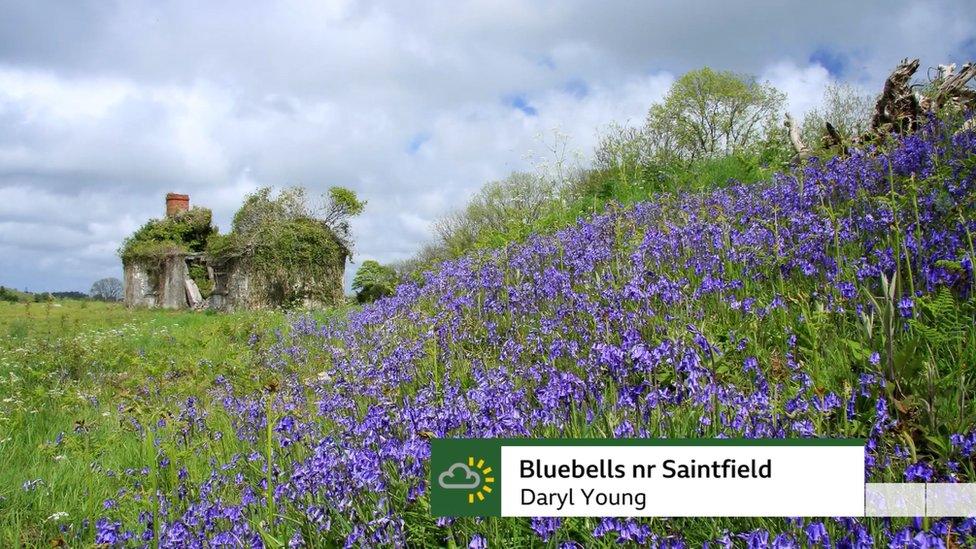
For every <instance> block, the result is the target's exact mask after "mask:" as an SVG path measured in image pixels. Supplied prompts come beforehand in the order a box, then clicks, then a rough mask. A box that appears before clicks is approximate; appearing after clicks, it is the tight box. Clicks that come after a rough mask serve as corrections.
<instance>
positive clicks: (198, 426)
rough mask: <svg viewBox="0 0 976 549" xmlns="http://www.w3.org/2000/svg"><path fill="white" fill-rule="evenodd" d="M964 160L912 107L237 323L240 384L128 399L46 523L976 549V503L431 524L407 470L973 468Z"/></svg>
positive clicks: (574, 541) (199, 534)
mask: <svg viewBox="0 0 976 549" xmlns="http://www.w3.org/2000/svg"><path fill="white" fill-rule="evenodd" d="M974 167H976V134H974V132H972V131H969V132H963V133H958V134H957V133H954V131H953V129H952V128H949V127H947V126H945V125H943V124H942V123H940V122H938V121H936V120H932V121H930V122H929V124H928V125H926V126H925V127H924V128H922V129H921V130H920V131H919V132H917V133H915V134H913V135H910V136H907V137H903V138H899V139H897V140H894V141H893V142H892V143H891V144H890V146H888V147H885V148H883V149H878V150H874V149H869V150H864V151H860V152H856V153H854V154H853V155H851V156H849V157H843V158H841V157H838V158H833V159H823V160H821V159H811V160H810V161H809V162H808V163H806V164H804V165H803V166H799V167H797V168H795V169H794V170H792V171H791V172H790V173H785V174H781V175H778V176H776V177H774V178H773V179H772V180H771V181H765V182H759V183H754V184H738V183H733V184H730V185H729V186H725V187H722V188H718V189H715V190H713V191H710V192H706V193H681V192H678V193H661V194H658V195H655V196H652V197H650V199H648V200H647V201H646V202H642V203H638V204H635V205H632V206H627V207H624V206H621V205H614V204H611V205H610V206H609V207H608V208H607V209H606V210H605V211H603V212H602V213H600V214H598V215H595V216H593V217H591V218H587V219H580V220H579V221H578V222H577V223H576V224H574V225H572V226H569V227H567V228H565V229H563V230H560V231H558V232H556V233H554V234H551V235H537V236H534V237H532V238H530V239H528V240H527V241H526V242H524V243H519V244H512V245H510V246H508V247H507V248H504V249H499V250H494V251H490V252H479V253H476V254H474V255H471V256H468V257H464V258H462V259H460V260H456V261H452V262H448V263H445V264H443V265H442V266H441V267H440V268H439V270H436V271H433V272H428V273H426V275H425V277H424V280H423V282H422V283H419V284H417V283H406V284H403V285H401V286H399V288H398V289H397V291H396V294H395V295H394V296H392V297H389V298H385V299H382V300H380V301H378V302H376V303H375V304H372V305H369V306H366V307H365V308H364V309H362V310H361V311H357V312H355V313H353V314H351V315H350V316H349V317H348V318H345V319H341V320H336V321H330V322H328V323H319V322H316V321H315V320H313V319H312V318H310V317H297V316H296V317H294V318H293V325H292V327H291V330H289V331H287V332H286V333H280V334H277V335H270V336H269V335H266V334H260V333H259V334H255V335H254V337H253V340H254V341H253V343H254V346H255V348H256V349H258V348H260V349H261V351H260V352H261V356H262V367H261V368H262V369H261V371H260V372H256V375H259V376H260V377H261V379H262V380H263V382H264V387H263V388H262V389H261V390H247V389H242V388H241V387H237V386H235V384H234V383H232V381H230V380H225V379H219V378H218V380H217V383H216V387H217V389H216V390H215V391H214V392H213V394H212V400H211V401H206V400H203V399H201V400H194V399H189V400H186V401H185V402H182V403H181V406H180V411H179V413H178V414H174V415H172V416H169V417H153V418H146V417H140V416H138V415H136V414H130V420H131V422H132V424H133V425H134V427H135V428H134V429H133V430H132V435H131V436H134V437H141V438H142V439H143V440H144V441H145V447H146V452H145V454H144V457H145V460H144V463H142V464H141V467H133V468H132V469H130V470H129V471H114V472H112V471H103V472H99V473H93V474H113V475H118V476H120V478H125V479H127V482H128V487H127V488H125V489H123V490H122V491H121V492H120V497H119V498H114V499H112V500H108V501H106V502H105V505H104V509H103V510H102V511H101V512H100V513H98V514H97V515H96V516H92V517H90V518H89V519H86V521H85V523H84V524H83V525H82V526H81V527H79V528H77V529H75V530H71V531H70V532H69V531H67V530H66V532H68V533H69V534H70V535H71V536H75V537H73V538H71V539H75V540H84V539H91V536H94V540H95V542H96V543H97V544H105V545H123V546H150V547H155V546H160V547H218V546H239V545H246V546H254V547H262V546H278V545H288V546H290V547H303V546H309V547H312V546H340V545H344V546H347V547H354V546H367V547H372V546H429V545H440V546H456V547H465V546H470V547H488V546H526V545H540V546H558V547H591V546H599V545H613V544H618V543H622V544H635V545H640V546H651V547H752V548H760V547H776V548H787V547H801V546H802V547H806V546H823V547H888V546H890V547H973V546H974V545H976V518H973V517H970V518H955V519H936V518H933V519H922V518H918V519H863V518H822V519H772V518H769V519H732V518H729V519H667V518H655V519H626V518H620V519H582V518H574V519H564V520H560V519H547V518H537V519H531V520H523V519H497V518H496V519H483V520H482V519H456V520H451V519H435V518H433V517H431V516H430V513H429V507H428V502H427V497H428V486H427V484H426V479H427V470H426V465H427V461H428V458H429V454H430V442H429V441H430V439H432V438H444V437H502V436H504V437H542V436H547V437H555V436H560V437H616V438H624V437H747V438H766V437H774V438H792V437H861V438H865V439H867V441H868V444H867V451H866V454H865V456H864V459H865V465H866V469H867V477H868V480H869V481H872V482H924V481H938V482H973V481H976V471H974V454H976V428H974V426H973V421H974V414H976V412H974V407H976V405H974V404H973V398H974V396H976V394H974V393H973V389H974V387H976V380H974V379H973V378H974V370H973V366H974V364H976V351H974V347H976V330H974V326H973V316H974V310H976V309H974V305H973V304H974V300H973V297H972V290H973V276H974V273H973V261H974V259H976V254H974V245H973V239H974V233H976V219H974V215H973V214H974V211H976V210H974V202H976V181H974V177H976V170H974ZM268 337H271V338H272V342H271V344H270V345H266V346H265V347H261V344H262V343H266V342H267V338H268ZM201 463H203V464H204V466H200V465H199V464H201ZM193 464H196V465H193ZM796 497H798V498H802V497H803V494H796Z"/></svg>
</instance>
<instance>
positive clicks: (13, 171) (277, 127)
mask: <svg viewBox="0 0 976 549" xmlns="http://www.w3.org/2000/svg"><path fill="white" fill-rule="evenodd" d="M974 22H976V2H970V1H960V2H919V1H913V2H899V1H879V2H849V1H843V2H831V1H823V2H780V1H752V2H727V1H726V0H710V1H694V0H682V1H678V2H671V1H647V2H632V1H631V2H623V1H619V2H618V1H609V0H603V1H600V2H592V1H583V0H560V1H545V2H515V1H509V0H482V1H464V0H458V1H454V2H449V3H446V2H428V1H423V0H421V1H413V0H411V1H410V2H402V1H391V2H374V1H362V2H347V1H335V2H331V1H290V0H284V1H276V2H267V3H264V2H241V1H239V0H238V1H226V2H225V1H220V0H217V1H208V2H198V1H179V0H172V1H170V0H162V1H161V0H150V1H139V0H133V1H125V2H121V1H118V2H113V1H104V0H103V1H97V2H85V1H72V2H49V1H46V0H25V1H20V0H13V1H12V0H0V284H3V285H6V286H12V287H15V288H18V289H28V290H31V291H56V290H80V291H87V290H88V289H89V287H90V286H91V283H92V282H93V281H95V280H96V279H99V278H102V277H106V276H116V277H120V278H121V270H122V269H121V262H120V260H119V258H118V256H117V255H116V250H117V249H118V247H119V245H120V244H121V242H122V240H123V239H124V238H125V237H126V236H127V235H129V234H131V233H132V231H134V230H135V229H136V228H138V227H139V226H140V225H142V224H143V223H145V221H146V220H148V219H149V218H152V217H161V216H162V215H163V209H164V195H165V194H166V193H167V192H181V193H187V194H189V195H190V200H191V204H194V205H200V206H206V207H209V208H211V209H213V211H214V217H215V221H216V223H217V225H218V226H220V227H221V228H222V229H223V230H227V228H228V227H229V225H230V219H231V217H232V216H233V213H234V211H236V209H237V208H238V206H239V205H240V203H241V201H242V199H243V197H244V196H245V195H246V194H247V193H248V192H251V191H253V190H254V189H256V188H258V187H262V186H272V187H283V186H289V185H302V186H305V187H307V188H308V189H309V190H310V191H312V192H313V193H315V194H317V193H322V192H325V191H326V189H328V188H329V187H331V186H334V185H339V186H344V187H347V188H350V189H353V190H355V191H356V192H357V193H358V194H359V196H360V198H362V199H365V200H367V201H368V205H367V207H366V211H365V213H364V214H363V215H361V216H360V217H358V218H357V219H355V220H354V222H353V224H352V225H353V232H354V237H355V241H356V254H355V257H354V261H355V262H356V264H352V265H350V266H348V267H347V279H348V278H349V277H351V274H352V273H353V272H354V271H355V269H356V267H357V264H358V263H359V262H361V261H363V260H366V259H375V260H378V261H380V262H383V263H387V262H393V261H397V260H402V259H406V258H408V257H410V256H411V255H413V254H414V253H415V252H416V251H417V250H418V249H419V248H420V247H421V246H422V245H423V244H424V243H425V242H427V241H430V240H432V239H433V238H434V235H433V232H432V229H431V227H432V222H433V221H434V220H436V219H437V218H438V217H440V216H442V215H444V214H446V213H449V212H451V211H453V210H456V209H459V208H461V207H463V206H464V204H465V202H466V201H467V200H468V199H469V198H470V197H471V196H472V195H473V194H474V193H475V192H477V190H478V189H479V188H481V186H482V185H484V184H485V183H486V182H489V181H492V180H497V179H501V178H503V177H504V176H505V175H507V174H508V173H510V172H512V171H513V170H531V169H535V168H536V167H537V166H539V165H542V164H545V163H547V162H551V161H552V160H553V155H552V154H551V153H549V152H547V151H548V150H549V146H550V145H552V143H553V141H554V139H557V138H556V137H555V136H557V135H561V136H565V137H563V138H560V139H565V140H566V146H567V151H568V153H567V157H568V159H569V160H572V161H573V162H574V163H575V162H578V163H579V164H580V165H582V166H585V165H587V163H588V162H589V159H590V158H591V155H592V151H593V147H594V145H595V143H596V142H597V140H598V137H599V134H600V132H601V131H606V129H607V128H608V127H609V125H610V124H611V123H618V124H638V123H640V122H641V121H642V120H643V118H644V115H645V114H646V112H647V109H648V108H649V107H650V105H651V104H653V103H654V102H656V101H659V100H660V99H661V98H662V97H663V96H664V94H665V93H666V92H667V89H668V87H669V86H670V84H671V83H672V82H673V81H674V79H675V78H676V77H678V76H680V75H681V74H683V73H684V72H686V71H688V70H692V69H696V68H700V67H703V66H709V67H712V68H714V69H722V70H733V71H737V72H743V73H750V74H754V75H757V76H759V77H760V79H763V80H767V81H769V82H770V83H771V84H773V85H775V86H777V87H778V88H780V89H781V90H782V91H784V92H786V94H787V96H788V103H787V107H788V109H789V110H790V111H791V112H792V113H793V114H794V115H796V116H798V117H800V116H802V115H803V113H805V112H807V111H809V110H810V109H811V108H813V107H815V106H816V105H817V104H818V103H819V101H820V98H821V97H822V93H823V89H824V87H825V86H826V85H827V84H829V83H830V82H838V81H839V82H847V83H850V84H852V85H854V86H858V87H861V88H863V89H864V90H865V91H869V92H871V93H876V92H877V91H879V90H880V88H881V85H882V83H883V81H884V78H885V76H886V75H887V73H888V72H889V71H890V70H891V69H892V68H893V67H894V66H895V65H896V64H897V63H898V62H899V61H900V60H901V59H902V58H904V57H909V56H911V57H919V58H920V59H921V62H922V70H920V74H921V73H923V72H924V69H925V68H927V67H934V66H935V65H937V64H939V63H946V62H956V63H962V62H964V61H969V60H976V24H974Z"/></svg>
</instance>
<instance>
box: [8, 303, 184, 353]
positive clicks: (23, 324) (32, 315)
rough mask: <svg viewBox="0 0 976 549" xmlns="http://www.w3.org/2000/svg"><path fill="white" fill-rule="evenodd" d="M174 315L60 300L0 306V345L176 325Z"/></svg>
mask: <svg viewBox="0 0 976 549" xmlns="http://www.w3.org/2000/svg"><path fill="white" fill-rule="evenodd" d="M186 318H188V317H187V316H186V315H185V314H182V313H179V312H176V311H150V310H130V309H126V308H125V307H124V306H122V305H121V304H118V303H105V302H101V301H78V300H64V301H56V302H50V303H8V302H0V341H2V342H3V345H4V346H10V345H13V344H16V343H17V342H20V341H24V340H27V339H37V338H41V339H50V338H52V337H64V336H67V335H76V334H78V333H81V332H86V331H93V330H103V329H109V328H118V327H119V326H121V325H123V324H127V323H131V324H143V323H147V322H159V321H163V322H177V323H178V322H179V321H180V319H183V320H185V319H186Z"/></svg>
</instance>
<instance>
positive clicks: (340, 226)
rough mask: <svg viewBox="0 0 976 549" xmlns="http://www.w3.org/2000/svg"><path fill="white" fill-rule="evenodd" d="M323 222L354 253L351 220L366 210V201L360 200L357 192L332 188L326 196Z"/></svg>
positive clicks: (342, 188)
mask: <svg viewBox="0 0 976 549" xmlns="http://www.w3.org/2000/svg"><path fill="white" fill-rule="evenodd" d="M326 196H327V198H326V201H325V208H324V213H323V214H322V221H323V222H324V223H325V224H326V225H328V226H329V228H330V229H332V232H333V233H335V235H336V237H338V238H339V240H340V241H342V243H343V244H344V245H345V246H346V249H347V250H349V252H350V253H352V247H353V242H352V235H351V231H350V229H349V219H350V218H353V217H355V216H357V215H359V214H361V213H363V210H364V209H365V208H366V201H365V200H362V201H361V200H359V198H358V197H357V196H356V193H355V191H351V190H349V189H346V188H344V187H332V188H330V189H329V193H328V195H326Z"/></svg>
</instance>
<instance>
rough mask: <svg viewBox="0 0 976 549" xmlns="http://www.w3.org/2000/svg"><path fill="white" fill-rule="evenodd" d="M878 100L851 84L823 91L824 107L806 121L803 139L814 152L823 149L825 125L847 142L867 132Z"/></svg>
mask: <svg viewBox="0 0 976 549" xmlns="http://www.w3.org/2000/svg"><path fill="white" fill-rule="evenodd" d="M874 102H875V98H874V97H872V96H871V95H870V94H865V93H861V92H860V91H859V90H858V89H857V88H855V87H854V86H851V85H850V84H829V85H828V86H827V87H826V88H825V89H824V95H823V100H822V103H821V105H819V106H818V107H816V108H814V109H813V110H812V111H810V112H809V113H807V114H806V116H804V117H803V124H802V125H801V126H800V135H801V136H802V138H803V142H804V143H805V144H806V145H807V146H809V147H812V148H813V149H814V150H818V149H821V148H822V147H823V142H822V140H823V137H824V135H825V134H826V123H827V122H830V123H831V124H832V125H833V126H834V128H835V129H836V130H837V131H838V132H840V134H841V136H842V137H843V138H844V139H850V138H852V137H854V136H857V135H860V134H862V133H863V132H865V131H867V129H868V124H869V123H870V122H871V114H872V112H873V109H874Z"/></svg>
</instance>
